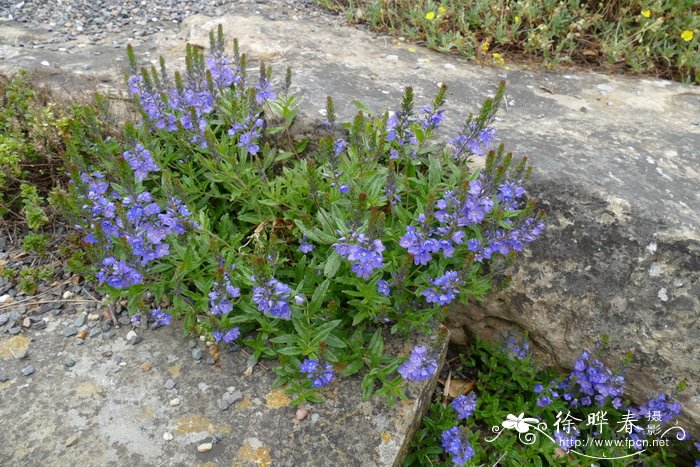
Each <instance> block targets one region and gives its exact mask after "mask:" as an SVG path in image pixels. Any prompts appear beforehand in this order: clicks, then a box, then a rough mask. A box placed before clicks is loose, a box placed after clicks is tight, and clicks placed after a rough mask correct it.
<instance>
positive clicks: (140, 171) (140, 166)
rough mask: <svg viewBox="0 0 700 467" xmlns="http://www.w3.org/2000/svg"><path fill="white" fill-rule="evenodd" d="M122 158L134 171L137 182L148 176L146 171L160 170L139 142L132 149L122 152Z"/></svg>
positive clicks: (149, 153)
mask: <svg viewBox="0 0 700 467" xmlns="http://www.w3.org/2000/svg"><path fill="white" fill-rule="evenodd" d="M124 159H125V160H126V161H127V162H128V163H129V166H130V167H131V169H132V170H133V171H134V178H135V179H136V181H137V182H141V181H143V180H144V179H145V178H146V177H147V176H148V172H158V171H159V170H160V169H159V168H158V166H157V165H156V163H155V162H154V161H153V158H152V157H151V152H150V151H149V150H148V149H145V148H144V147H143V146H142V145H140V144H137V145H136V147H135V148H134V149H133V150H131V151H126V152H124Z"/></svg>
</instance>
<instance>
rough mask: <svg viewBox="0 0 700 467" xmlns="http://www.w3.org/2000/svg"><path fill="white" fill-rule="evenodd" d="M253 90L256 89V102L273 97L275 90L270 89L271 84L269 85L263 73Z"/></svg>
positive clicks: (259, 102)
mask: <svg viewBox="0 0 700 467" xmlns="http://www.w3.org/2000/svg"><path fill="white" fill-rule="evenodd" d="M255 90H256V91H257V93H256V94H255V102H257V103H258V104H262V103H263V102H265V101H266V100H270V99H274V98H275V92H274V91H273V90H272V86H270V81H269V80H268V79H267V77H265V76H264V75H261V76H260V80H259V81H258V84H257V85H256V86H255Z"/></svg>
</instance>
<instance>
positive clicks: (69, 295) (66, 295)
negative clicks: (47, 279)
mask: <svg viewBox="0 0 700 467" xmlns="http://www.w3.org/2000/svg"><path fill="white" fill-rule="evenodd" d="M73 295H74V294H73V292H71V291H70V290H66V291H65V292H63V299H64V300H68V299H70V298H72V297H73Z"/></svg>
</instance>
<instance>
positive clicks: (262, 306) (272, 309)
mask: <svg viewBox="0 0 700 467" xmlns="http://www.w3.org/2000/svg"><path fill="white" fill-rule="evenodd" d="M291 293H292V288H291V287H289V286H288V285H287V284H283V283H282V282H280V281H278V280H277V279H275V278H274V277H273V278H271V279H270V280H268V281H267V282H266V283H264V284H262V285H256V286H254V287H253V302H255V304H256V305H257V306H258V310H260V311H261V312H263V314H265V315H268V316H274V317H276V318H282V319H290V318H291V317H292V309H291V308H290V306H289V299H290V297H291Z"/></svg>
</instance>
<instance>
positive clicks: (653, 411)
mask: <svg viewBox="0 0 700 467" xmlns="http://www.w3.org/2000/svg"><path fill="white" fill-rule="evenodd" d="M681 407H682V406H681V403H680V402H678V401H676V400H673V399H671V397H669V396H668V395H666V394H658V395H656V396H654V397H652V398H651V399H649V400H648V401H646V402H645V403H644V404H642V405H641V406H639V408H638V409H637V410H636V411H635V413H636V415H637V417H638V418H639V419H640V420H641V419H646V420H648V421H650V422H656V423H657V424H658V425H664V424H666V423H668V422H670V421H671V420H673V419H674V418H676V417H678V416H679V415H680V414H681Z"/></svg>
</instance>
